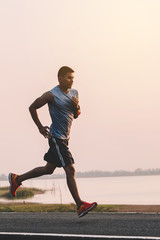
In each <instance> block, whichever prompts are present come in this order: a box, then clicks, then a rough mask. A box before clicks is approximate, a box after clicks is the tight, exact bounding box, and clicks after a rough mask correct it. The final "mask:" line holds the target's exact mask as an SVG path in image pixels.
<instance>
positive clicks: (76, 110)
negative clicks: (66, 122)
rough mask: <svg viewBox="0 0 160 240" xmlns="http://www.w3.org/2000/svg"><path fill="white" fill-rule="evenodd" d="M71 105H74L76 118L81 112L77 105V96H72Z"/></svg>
mask: <svg viewBox="0 0 160 240" xmlns="http://www.w3.org/2000/svg"><path fill="white" fill-rule="evenodd" d="M72 101H73V105H74V118H77V117H78V116H79V115H80V114H81V110H80V107H79V100H78V98H75V97H72Z"/></svg>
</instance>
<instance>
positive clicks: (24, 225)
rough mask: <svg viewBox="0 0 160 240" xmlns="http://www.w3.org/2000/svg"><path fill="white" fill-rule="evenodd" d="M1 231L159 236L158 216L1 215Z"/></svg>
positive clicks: (92, 214) (124, 214)
mask: <svg viewBox="0 0 160 240" xmlns="http://www.w3.org/2000/svg"><path fill="white" fill-rule="evenodd" d="M0 232H28V233H31V232H32V233H58V234H84V235H86V234H87V235H88V234H89V235H112V236H113V235H114V236H155V237H160V214H140V213H137V214H135V213H89V214H88V215H86V216H85V217H83V218H78V217H77V215H76V213H6V212H5V213H0Z"/></svg>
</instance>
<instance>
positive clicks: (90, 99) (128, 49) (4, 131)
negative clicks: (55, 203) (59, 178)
mask: <svg viewBox="0 0 160 240" xmlns="http://www.w3.org/2000/svg"><path fill="white" fill-rule="evenodd" d="M159 12H160V1H158V0H134V1H132V0H131V1H128V0H112V1H109V0H76V1H75V0H67V1H66V0H45V1H44V0H32V1H31V0H23V1H21V0H14V1H11V0H6V1H0V20H1V21H0V26H1V39H0V42H1V44H0V52H1V54H0V68H1V70H0V78H1V81H0V87H1V95H0V99H1V101H0V103H1V118H0V123H1V135H0V142H1V152H0V158H1V161H2V164H1V173H5V174H7V173H8V172H10V171H11V172H15V173H18V174H21V173H23V172H24V171H28V170H30V169H32V168H34V167H37V166H41V165H44V164H45V162H44V161H43V156H44V154H45V152H46V151H47V150H48V143H47V140H46V139H45V138H43V136H41V135H40V134H39V132H38V129H37V127H36V126H35V124H34V123H33V121H32V119H31V117H30V114H29V111H28V107H29V105H30V104H31V103H32V102H33V101H34V100H35V99H36V98H37V97H39V96H41V95H42V93H44V92H46V91H48V90H50V89H51V88H53V87H54V86H56V85H57V84H58V81H57V71H58V70H59V68H60V67H61V66H63V65H68V66H70V67H72V68H73V69H74V70H75V81H74V85H73V88H76V89H77V90H78V91H79V95H80V106H81V111H82V114H81V116H80V117H79V118H78V119H76V120H75V121H74V122H73V125H72V129H71V136H70V142H69V146H70V150H71V152H72V154H73V156H74V159H75V163H76V164H75V168H76V170H77V171H90V170H104V171H115V170H121V169H123V170H134V169H136V168H142V169H148V168H160V163H159V159H160V150H159V136H160V124H159V123H160V110H159V109H160V108H159V107H160V94H159V92H160V70H159V62H160V14H159ZM38 114H39V117H40V120H41V121H42V123H43V125H48V126H50V124H51V120H50V117H49V114H48V107H47V105H46V106H45V107H44V108H43V109H40V110H38ZM61 171H63V170H58V171H56V173H57V172H60V173H61Z"/></svg>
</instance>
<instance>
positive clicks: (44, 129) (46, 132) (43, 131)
mask: <svg viewBox="0 0 160 240" xmlns="http://www.w3.org/2000/svg"><path fill="white" fill-rule="evenodd" d="M49 129H50V128H49V127H47V126H45V127H43V126H41V127H40V128H39V131H40V133H41V134H42V135H43V136H44V137H45V138H51V137H52V134H51V133H50V132H49Z"/></svg>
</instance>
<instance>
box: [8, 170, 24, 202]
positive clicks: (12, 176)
mask: <svg viewBox="0 0 160 240" xmlns="http://www.w3.org/2000/svg"><path fill="white" fill-rule="evenodd" d="M17 177H18V175H17V174H14V173H9V175H8V180H9V183H10V193H11V194H12V196H13V197H16V191H17V189H18V188H19V187H20V186H21V184H19V185H18V184H17V183H16V179H17Z"/></svg>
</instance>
